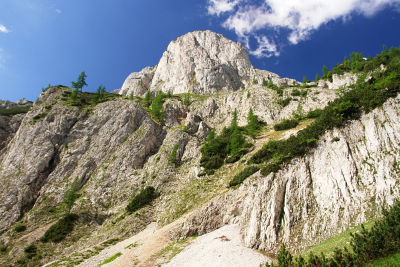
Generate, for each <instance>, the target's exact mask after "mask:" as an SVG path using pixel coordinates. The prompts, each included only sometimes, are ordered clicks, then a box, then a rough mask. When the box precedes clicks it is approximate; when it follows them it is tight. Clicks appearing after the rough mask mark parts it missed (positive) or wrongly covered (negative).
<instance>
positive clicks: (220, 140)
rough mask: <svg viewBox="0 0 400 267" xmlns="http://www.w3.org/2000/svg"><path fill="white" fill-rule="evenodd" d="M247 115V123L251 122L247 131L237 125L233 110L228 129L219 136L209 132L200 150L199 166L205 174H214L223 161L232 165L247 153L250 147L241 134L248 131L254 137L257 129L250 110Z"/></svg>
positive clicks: (212, 131) (235, 113) (235, 114)
mask: <svg viewBox="0 0 400 267" xmlns="http://www.w3.org/2000/svg"><path fill="white" fill-rule="evenodd" d="M249 115H250V116H248V119H250V120H249V122H250V121H251V123H250V127H249V129H246V128H241V127H239V126H238V125H237V111H236V110H235V112H234V113H233V119H232V122H231V126H230V127H229V128H226V127H225V128H224V129H223V130H222V132H221V134H220V135H216V134H215V130H211V132H210V134H209V135H208V137H207V142H206V143H205V144H204V146H203V147H202V148H201V153H202V156H201V160H200V165H201V166H202V167H203V168H204V169H205V173H206V174H212V173H214V170H216V169H218V168H220V167H221V166H222V165H223V164H224V162H225V159H226V162H227V163H233V162H236V161H237V160H239V159H240V158H241V157H242V156H243V155H244V154H246V153H247V151H248V148H249V147H251V146H252V145H251V144H250V143H248V142H246V139H245V138H244V136H243V133H244V132H248V131H249V132H250V134H251V135H253V136H254V134H255V131H256V130H257V127H258V126H257V124H256V122H255V120H254V118H256V117H255V115H254V114H252V110H251V112H249Z"/></svg>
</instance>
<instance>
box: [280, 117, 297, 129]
mask: <svg viewBox="0 0 400 267" xmlns="http://www.w3.org/2000/svg"><path fill="white" fill-rule="evenodd" d="M297 125H299V121H298V120H295V119H288V120H283V121H281V122H280V123H277V124H275V125H274V130H275V131H283V130H288V129H292V128H295V127H297Z"/></svg>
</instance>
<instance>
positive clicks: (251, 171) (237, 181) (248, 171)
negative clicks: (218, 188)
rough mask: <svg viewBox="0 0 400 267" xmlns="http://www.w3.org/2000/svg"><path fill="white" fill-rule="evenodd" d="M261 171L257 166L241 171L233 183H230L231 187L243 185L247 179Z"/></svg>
mask: <svg viewBox="0 0 400 267" xmlns="http://www.w3.org/2000/svg"><path fill="white" fill-rule="evenodd" d="M259 170H260V168H259V167H257V166H250V167H247V168H246V169H244V170H243V171H241V172H240V173H239V174H238V175H236V176H235V177H233V179H232V181H230V182H229V187H232V186H236V185H239V184H241V183H243V181H244V180H246V178H247V177H249V176H251V175H253V174H254V173H256V172H258V171H259Z"/></svg>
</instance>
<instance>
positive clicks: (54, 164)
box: [0, 88, 165, 231]
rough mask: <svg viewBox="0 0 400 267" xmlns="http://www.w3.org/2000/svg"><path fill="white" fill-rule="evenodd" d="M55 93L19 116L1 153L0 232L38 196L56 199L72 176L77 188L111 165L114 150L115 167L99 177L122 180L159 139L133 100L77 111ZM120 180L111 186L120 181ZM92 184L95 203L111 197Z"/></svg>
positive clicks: (153, 149)
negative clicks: (12, 132) (15, 126)
mask: <svg viewBox="0 0 400 267" xmlns="http://www.w3.org/2000/svg"><path fill="white" fill-rule="evenodd" d="M61 92H62V89H57V88H50V89H48V90H46V92H45V93H43V94H42V96H41V97H40V98H39V103H40V104H38V105H35V106H34V107H33V109H32V110H31V111H30V112H29V113H28V114H27V115H26V116H25V118H24V120H23V122H22V125H21V127H20V128H19V130H18V132H17V133H16V136H15V137H14V139H13V140H12V142H11V143H10V144H9V148H8V150H7V152H6V154H5V155H4V156H3V160H2V162H1V163H0V166H1V171H0V177H1V179H2V180H1V182H2V184H3V185H4V186H5V187H4V188H5V190H2V191H1V192H0V200H1V201H0V202H1V206H0V211H1V214H2V216H1V218H0V226H1V228H0V230H1V231H4V230H5V229H6V228H7V227H8V226H9V225H10V224H12V223H13V222H15V221H16V220H18V219H19V218H20V217H21V216H22V215H23V214H24V213H25V212H26V211H28V210H30V209H31V208H32V207H33V206H34V205H35V204H36V203H37V202H36V200H37V199H38V198H39V196H41V195H45V196H46V198H47V199H48V200H50V203H51V205H57V203H61V202H62V196H63V194H64V192H65V190H66V188H67V187H68V186H69V184H71V183H72V181H73V180H74V179H77V180H78V182H79V186H80V187H83V186H84V185H85V184H86V183H87V182H88V181H89V180H90V177H91V176H92V175H93V173H94V172H95V171H96V170H97V169H98V168H100V166H102V165H103V164H105V163H106V162H108V163H109V164H111V163H110V161H111V160H110V158H111V157H112V155H113V153H114V152H116V150H117V149H119V153H123V156H122V155H115V159H114V160H112V162H113V164H115V168H113V170H112V171H110V172H109V173H107V172H105V173H102V175H103V176H102V178H104V177H107V178H108V182H110V181H112V180H113V179H119V180H120V181H121V180H124V179H128V178H129V177H130V175H131V173H129V172H128V170H129V171H131V172H133V170H135V169H137V168H141V167H142V166H143V165H144V163H145V162H146V159H147V158H148V157H149V156H150V155H151V154H152V153H155V152H156V151H157V149H158V147H159V146H160V144H161V142H162V140H163V136H164V135H165V134H164V131H163V130H162V128H161V127H160V126H159V125H158V124H157V123H155V122H154V121H153V120H152V119H151V118H150V116H149V115H148V113H147V112H146V111H145V110H144V109H143V108H142V107H141V106H140V105H139V104H137V103H135V102H132V101H127V100H126V101H123V100H121V101H109V102H106V103H103V104H99V105H97V106H96V107H95V108H94V109H93V110H91V111H89V110H84V111H80V110H79V109H78V108H71V107H69V106H66V105H65V104H63V103H60V102H59V100H58V99H59V98H60V94H61ZM49 107H50V110H49ZM38 118H41V119H38ZM111 159H113V158H111ZM120 172H123V173H124V175H121V173H120ZM110 173H111V174H110ZM94 178H96V177H94ZM94 178H93V180H95V179H94ZM120 181H119V182H118V183H114V185H117V186H121V185H122V184H123V183H122V182H120ZM93 186H94V185H93ZM94 187H95V188H93V191H91V192H90V195H91V200H92V202H93V204H94V205H95V206H96V207H98V206H99V203H102V202H107V201H108V200H109V198H110V197H111V196H109V195H107V192H105V191H104V190H105V188H102V189H101V190H100V189H99V188H97V187H96V186H94ZM96 190H97V191H96ZM125 190H126V191H127V190H128V189H125ZM96 192H99V193H98V194H97V193H96ZM82 203H84V204H85V205H89V204H91V203H90V202H87V201H83V202H82ZM42 205H44V203H42Z"/></svg>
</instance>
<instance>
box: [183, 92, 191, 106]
mask: <svg viewBox="0 0 400 267" xmlns="http://www.w3.org/2000/svg"><path fill="white" fill-rule="evenodd" d="M183 104H184V105H185V106H186V107H188V106H190V95H189V93H187V94H185V98H184V99H183Z"/></svg>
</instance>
